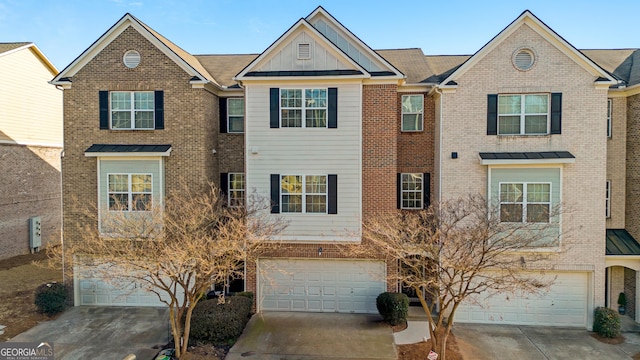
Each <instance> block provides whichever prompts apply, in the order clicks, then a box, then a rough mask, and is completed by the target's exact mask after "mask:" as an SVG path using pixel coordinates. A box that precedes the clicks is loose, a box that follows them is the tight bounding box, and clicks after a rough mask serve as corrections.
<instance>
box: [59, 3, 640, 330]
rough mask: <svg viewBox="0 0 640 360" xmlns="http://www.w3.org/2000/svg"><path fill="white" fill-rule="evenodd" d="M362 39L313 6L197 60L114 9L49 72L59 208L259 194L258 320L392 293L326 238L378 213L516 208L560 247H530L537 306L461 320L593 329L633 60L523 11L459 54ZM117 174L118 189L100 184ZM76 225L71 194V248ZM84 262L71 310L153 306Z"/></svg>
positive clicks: (367, 303) (623, 238)
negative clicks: (58, 137)
mask: <svg viewBox="0 0 640 360" xmlns="http://www.w3.org/2000/svg"><path fill="white" fill-rule="evenodd" d="M360 39H361V38H360V37H358V36H356V35H354V34H352V33H351V32H350V31H349V30H348V29H347V28H345V27H344V26H343V25H342V24H341V23H340V22H338V21H337V20H336V19H334V18H333V17H332V16H331V15H330V14H329V13H328V12H327V11H326V10H324V9H323V8H322V7H319V8H317V9H316V10H314V11H313V12H312V13H311V14H310V15H308V16H307V17H305V18H303V19H300V20H299V21H298V22H296V23H295V24H293V26H292V27H290V28H289V30H287V31H286V32H285V33H284V34H283V35H282V36H280V37H279V38H278V39H276V40H275V42H274V43H273V44H272V45H271V46H269V47H268V48H267V49H266V50H264V51H263V52H262V53H261V54H249V55H196V56H194V55H191V54H189V53H187V52H185V51H184V50H182V49H180V48H179V47H177V46H176V45H175V44H173V43H171V42H170V41H169V40H167V39H166V38H164V37H162V36H161V35H160V34H158V33H156V32H155V31H154V30H152V29H151V28H150V27H148V26H147V25H145V24H144V23H142V22H140V21H139V20H138V19H136V18H135V17H133V16H132V15H130V14H126V15H125V16H124V17H123V18H121V19H120V20H119V21H118V22H117V23H116V24H115V25H114V26H113V27H111V28H110V29H109V30H108V31H107V32H106V33H105V34H104V35H103V36H101V37H100V38H99V39H98V40H97V41H96V42H95V43H94V44H93V45H91V47H89V48H88V49H87V50H86V51H85V52H84V53H82V54H81V55H80V56H79V57H78V58H77V59H76V60H75V61H74V62H73V63H72V64H70V65H69V66H68V67H67V68H65V69H64V70H63V71H62V72H61V73H60V74H59V75H58V76H56V78H55V79H54V80H53V81H52V83H53V84H56V85H59V86H61V87H62V88H63V89H64V103H65V109H66V113H65V135H66V136H65V146H64V148H65V157H64V159H63V192H64V199H67V198H71V197H73V196H75V197H78V198H80V199H81V201H83V202H87V203H90V202H94V203H95V202H97V203H98V208H99V211H100V214H99V217H103V216H105V214H108V212H109V211H110V209H109V199H110V197H114V196H118V197H123V196H124V198H126V199H133V197H134V196H139V195H140V192H135V191H133V190H132V187H131V184H132V183H133V182H137V183H138V184H140V183H142V184H144V185H145V186H144V191H143V193H144V194H146V195H145V197H146V198H152V199H153V201H161V200H162V198H163V196H164V194H165V193H166V192H167V191H169V190H172V189H175V188H176V187H177V185H178V182H179V179H180V178H188V179H190V180H191V181H192V182H193V185H195V186H201V185H204V184H205V183H206V182H207V181H211V180H215V181H218V179H219V181H220V187H221V189H222V190H223V191H224V192H225V193H226V194H227V195H228V196H229V198H230V203H231V204H232V205H233V204H237V203H242V202H243V201H245V198H246V197H245V193H247V192H251V193H257V194H259V195H262V196H264V197H267V198H270V199H271V201H272V204H273V206H272V209H271V212H272V213H274V214H277V215H274V216H281V217H283V218H284V219H286V220H287V221H288V222H289V226H288V227H287V229H286V230H285V231H284V232H283V233H282V234H280V235H279V237H278V240H281V241H282V243H283V245H281V246H279V247H278V249H276V250H274V251H272V252H271V253H269V254H265V255H264V256H263V257H262V258H261V259H259V260H258V261H257V263H249V264H246V277H245V279H244V285H245V288H246V290H247V291H253V292H257V296H256V299H257V304H256V306H257V309H258V311H269V310H279V311H316V312H375V311H376V309H375V298H376V296H377V295H378V294H379V293H380V292H382V291H400V290H401V287H400V286H399V284H397V283H395V282H392V281H388V280H386V279H387V277H386V274H391V273H393V272H395V271H397V267H396V266H397V265H396V264H395V263H391V262H389V263H387V262H385V260H384V259H379V258H375V257H371V256H366V255H362V257H361V258H357V259H355V258H344V255H343V254H341V253H340V252H339V251H338V249H337V247H336V243H342V244H344V243H347V244H357V243H358V242H360V241H361V238H362V228H361V223H362V220H363V219H367V218H369V217H371V216H373V215H375V214H377V213H381V212H390V211H395V209H407V210H408V211H410V210H411V209H422V208H425V207H427V206H428V205H429V204H430V202H431V201H432V199H433V200H434V201H440V200H445V199H450V198H455V197H458V196H461V195H465V194H470V193H481V194H484V195H486V196H487V198H488V199H489V200H490V201H491V202H492V203H494V204H496V205H499V206H501V207H504V208H508V209H510V210H512V211H510V212H509V214H511V215H513V214H519V215H518V216H517V217H514V216H510V217H506V215H504V216H505V219H504V221H507V222H514V221H517V222H521V221H528V222H544V223H550V224H551V229H552V230H553V231H554V232H555V233H556V234H557V235H560V241H549V242H542V243H540V248H539V249H537V250H536V251H541V252H544V253H546V254H548V261H546V262H544V263H539V264H535V265H536V267H535V268H531V270H532V271H534V273H535V274H536V276H538V274H539V273H542V274H543V275H541V276H546V277H549V278H556V282H555V284H554V285H553V286H552V287H551V289H550V291H549V292H548V293H546V294H543V295H541V296H538V297H532V296H529V297H525V296H520V295H518V294H516V295H510V296H505V295H496V296H493V297H488V296H482V297H480V298H479V299H478V300H479V302H480V303H481V304H483V305H486V306H484V307H481V306H472V305H469V304H465V305H463V306H462V308H461V309H459V313H458V316H457V321H461V322H479V323H504V324H529V325H552V326H577V327H584V328H590V327H591V323H592V313H593V309H594V307H596V306H604V305H607V306H612V307H615V306H616V304H613V302H615V301H614V300H612V299H614V296H615V297H616V298H617V293H618V292H620V291H626V292H628V293H629V295H630V296H629V297H632V296H631V295H634V296H635V292H636V287H635V283H634V284H631V282H632V281H627V282H625V281H624V280H626V279H627V278H633V279H634V280H635V279H636V274H637V273H635V272H633V271H635V270H638V271H640V245H638V243H637V242H636V241H635V240H634V238H633V236H640V233H638V232H640V225H638V221H637V220H638V219H635V218H634V216H636V215H635V214H636V213H638V212H637V211H635V207H636V206H638V205H636V201H635V199H636V197H634V190H633V187H632V185H633V184H634V183H633V182H634V181H638V180H637V179H639V178H640V174H638V173H639V171H640V169H636V168H635V167H634V166H635V165H634V164H635V163H637V162H635V161H633V162H632V161H630V160H633V156H636V157H638V156H640V155H636V152H637V153H638V154H640V143H639V144H638V145H637V146H636V147H638V150H636V149H635V147H634V145H633V144H635V143H636V142H638V139H636V137H635V135H634V134H635V132H632V131H630V130H633V129H634V126H636V127H640V125H638V124H635V122H637V120H636V119H637V118H638V114H637V112H638V111H640V102H639V101H636V100H635V98H636V97H638V96H637V94H638V93H640V90H637V89H640V86H638V87H636V86H635V85H636V84H637V83H638V82H640V71H637V68H635V67H634V66H633V64H634V62H633V58H634V57H635V56H637V52H636V51H635V50H589V51H586V50H585V51H580V50H577V49H576V48H574V47H573V46H572V45H571V44H570V43H568V42H567V41H566V40H564V39H563V38H562V37H560V36H559V35H558V34H556V33H555V32H554V31H553V30H551V29H550V28H549V27H547V26H546V25H545V24H544V23H542V22H541V21H540V20H539V19H538V18H536V17H535V16H534V15H533V14H531V13H530V12H528V11H525V12H523V13H522V14H521V15H520V16H519V17H518V18H517V19H516V20H514V21H513V22H512V23H511V24H509V25H508V26H507V27H506V28H505V29H504V30H503V31H501V32H500V33H499V34H498V35H497V36H496V37H494V38H493V39H491V41H489V43H487V44H486V45H485V46H483V47H482V48H481V49H480V50H478V52H476V53H475V54H474V55H471V56H469V55H459V56H425V55H424V54H423V53H422V51H421V50H420V49H396V50H372V49H371V48H370V47H369V46H368V45H367V44H366V43H364V42H363V41H362V40H360ZM609 98H611V99H612V101H611V102H609V101H608V99H609ZM132 104H136V105H132ZM608 104H611V105H610V106H609V107H608ZM608 109H609V110H608ZM608 111H609V112H608ZM608 114H609V122H608V123H607V116H608ZM607 124H609V125H607ZM605 125H607V126H605ZM609 130H610V132H611V134H612V135H611V136H610V137H609V138H608V137H607V134H608V131H609ZM627 134H630V135H627ZM626 159H629V160H626ZM634 174H636V175H634ZM608 180H610V181H608ZM116 182H119V183H120V184H126V187H125V188H126V191H124V192H123V193H118V194H116V193H115V192H113V191H111V192H110V190H109V185H110V184H114V185H115V184H116ZM605 183H606V184H607V187H606V188H605ZM626 189H631V190H630V191H627V190H626ZM605 190H606V191H605ZM156 199H157V200H156ZM605 200H606V203H605ZM555 207H560V208H561V209H562V214H561V215H560V216H554V215H549V209H551V208H555ZM132 208H133V204H132V205H131V208H129V209H128V210H129V211H130V210H132ZM605 213H606V214H607V217H608V216H610V218H607V217H605ZM505 214H506V212H505ZM77 219H78V217H77V214H76V213H75V210H74V208H73V206H72V205H71V204H70V203H68V202H65V204H64V224H65V239H66V240H67V241H73V239H74V238H77V237H78V233H77V232H76V231H77V230H75V229H76V226H75V225H76V223H75V222H76V221H77ZM96 226H101V223H100V222H99V223H98V224H96ZM607 229H610V230H607ZM625 229H626V230H625ZM107 230H108V229H101V231H103V232H106V231H107ZM615 236H617V237H615ZM614 237H615V238H614ZM610 244H613V245H620V249H619V253H616V254H611V253H609V248H610ZM625 246H626V248H625ZM629 247H631V249H629ZM634 247H635V248H634ZM605 248H606V249H607V254H606V255H605ZM559 250H561V251H559ZM523 266H527V264H523ZM85 270H89V269H76V279H75V281H76V282H75V285H76V287H75V302H76V304H77V305H84V304H91V305H118V304H129V305H131V304H134V303H135V304H139V305H157V301H156V300H154V299H153V298H151V297H148V296H145V295H144V294H143V293H139V294H138V296H132V297H130V300H127V302H121V300H118V298H119V297H118V296H117V294H118V289H114V288H113V287H109V286H104V285H103V281H102V280H101V279H99V278H95V276H92V275H89V272H87V271H85ZM627 283H628V284H627ZM632 285H633V287H632ZM637 288H638V289H639V290H640V286H638V287H637ZM486 295H489V294H486ZM633 304H634V305H633V306H634V307H635V306H637V305H638V304H637V303H636V302H635V299H633ZM628 307H629V306H628Z"/></svg>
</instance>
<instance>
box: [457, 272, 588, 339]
mask: <svg viewBox="0 0 640 360" xmlns="http://www.w3.org/2000/svg"><path fill="white" fill-rule="evenodd" d="M547 276H551V277H552V276H557V277H556V279H555V281H554V283H553V285H551V287H550V288H549V289H548V291H547V292H544V293H540V294H519V293H517V294H494V295H492V296H489V292H487V294H483V295H481V296H477V297H476V300H477V302H476V303H472V302H471V301H467V302H464V303H462V304H461V305H460V307H459V308H458V310H457V311H456V315H455V321H456V322H459V323H478V324H505V325H537V326H562V327H583V328H586V327H587V326H588V324H587V315H588V314H587V311H588V308H589V273H586V272H566V273H556V274H548V275H547Z"/></svg>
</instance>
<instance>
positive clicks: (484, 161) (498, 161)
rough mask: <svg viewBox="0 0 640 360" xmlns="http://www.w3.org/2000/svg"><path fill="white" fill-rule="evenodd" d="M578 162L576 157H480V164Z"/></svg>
mask: <svg viewBox="0 0 640 360" xmlns="http://www.w3.org/2000/svg"><path fill="white" fill-rule="evenodd" d="M575 162H576V159H575V158H564V159H482V158H480V164H482V165H539V164H545V165H546V164H549V165H551V164H573V163H575Z"/></svg>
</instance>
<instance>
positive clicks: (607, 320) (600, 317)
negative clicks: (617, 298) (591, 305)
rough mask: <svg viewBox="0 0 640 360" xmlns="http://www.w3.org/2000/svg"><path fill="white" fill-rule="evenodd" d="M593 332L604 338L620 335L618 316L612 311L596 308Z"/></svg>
mask: <svg viewBox="0 0 640 360" xmlns="http://www.w3.org/2000/svg"><path fill="white" fill-rule="evenodd" d="M593 331H595V332H596V333H598V335H600V336H603V337H606V338H614V337H617V336H618V335H620V316H619V315H618V313H617V312H615V311H614V310H612V309H609V308H605V307H597V308H596V310H595V318H594V320H593Z"/></svg>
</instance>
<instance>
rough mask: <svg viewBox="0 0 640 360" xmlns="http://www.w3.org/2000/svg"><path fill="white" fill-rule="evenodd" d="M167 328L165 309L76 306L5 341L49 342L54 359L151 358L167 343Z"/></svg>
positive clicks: (167, 315) (167, 317)
mask: <svg viewBox="0 0 640 360" xmlns="http://www.w3.org/2000/svg"><path fill="white" fill-rule="evenodd" d="M168 326H169V309H167V308H150V307H144V308H143V307H88V306H76V307H73V308H70V309H68V310H66V311H65V312H64V313H63V314H62V315H60V316H59V317H58V318H57V319H55V320H51V321H46V322H43V323H40V324H38V325H37V326H35V327H33V328H31V329H29V330H27V331H25V332H23V333H22V334H19V335H17V336H15V337H13V338H12V339H11V340H9V341H10V342H42V341H44V342H49V343H50V344H51V343H53V350H54V356H55V358H56V359H65V360H76V359H78V360H86V359H114V360H119V359H123V358H124V357H125V356H127V355H128V354H135V355H136V357H137V359H152V358H153V357H154V356H155V354H156V353H157V352H158V351H159V349H158V348H157V347H158V345H160V346H161V345H165V344H166V343H167V342H168V339H169V328H168ZM154 347H156V349H154Z"/></svg>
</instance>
